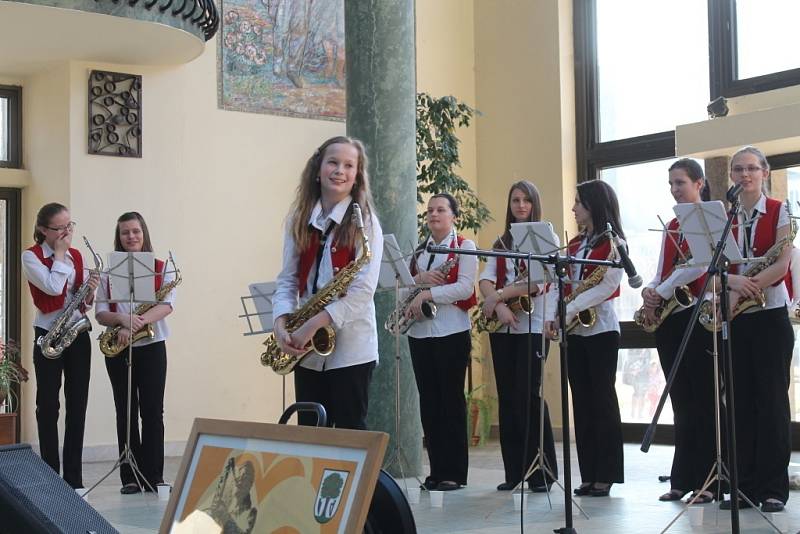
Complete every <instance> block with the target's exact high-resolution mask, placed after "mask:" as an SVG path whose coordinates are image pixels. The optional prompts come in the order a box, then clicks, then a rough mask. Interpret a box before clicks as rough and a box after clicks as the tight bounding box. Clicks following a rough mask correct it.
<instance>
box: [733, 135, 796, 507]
mask: <svg viewBox="0 0 800 534" xmlns="http://www.w3.org/2000/svg"><path fill="white" fill-rule="evenodd" d="M768 177H769V163H768V162H767V158H766V156H765V155H764V153H763V152H761V151H760V150H759V149H757V148H755V147H752V146H746V147H744V148H741V149H739V150H738V151H737V152H736V153H735V154H734V155H733V157H732V158H731V180H732V181H733V183H734V184H739V185H741V186H742V192H741V200H742V205H741V209H740V211H739V214H738V221H737V222H738V225H735V226H734V229H733V235H734V238H735V239H736V242H737V244H738V245H739V247H740V250H741V251H742V255H743V256H744V257H745V259H750V258H758V257H761V256H764V255H765V254H766V252H767V251H768V250H769V249H770V248H772V247H773V245H775V244H776V243H778V242H780V241H781V240H784V239H786V240H789V239H790V219H789V213H788V212H787V209H786V206H785V204H783V203H782V202H781V201H779V200H777V199H774V198H769V197H768V196H766V195H765V194H764V192H763V187H764V183H765V181H766V180H767V178H768ZM791 249H792V244H791V242H788V243H786V244H784V245H783V247H782V248H780V247H779V252H778V254H777V257H776V259H775V262H774V263H772V265H770V266H769V267H766V268H764V269H763V270H762V271H761V272H759V273H758V274H755V275H752V276H746V275H745V274H744V273H746V272H747V271H748V270H749V269H750V268H751V266H752V265H755V264H754V263H744V264H742V265H739V266H735V267H734V269H733V270H732V273H733V274H731V275H730V276H729V287H730V301H731V306H734V305H735V304H736V303H737V302H738V301H739V300H740V299H741V298H755V297H757V296H759V293H760V292H762V291H763V296H764V300H765V304H764V306H763V307H761V306H753V307H752V308H750V309H748V310H746V311H744V312H742V313H740V314H738V315H736V317H734V319H733V321H732V322H731V340H732V345H733V355H732V362H733V385H734V388H733V392H734V395H735V396H736V398H735V403H734V405H735V407H736V460H737V467H738V472H739V490H740V491H741V492H742V493H744V494H745V495H746V496H747V497H748V498H749V499H750V500H751V501H752V502H753V503H754V504H756V505H758V504H759V503H760V504H761V510H762V511H763V512H779V511H782V510H783V509H784V506H785V504H786V501H787V500H788V499H789V477H788V467H789V458H790V455H791V436H790V433H789V430H790V410H789V395H788V389H789V384H790V374H789V371H790V363H791V360H792V350H793V347H794V332H793V331H792V326H791V324H790V323H789V316H788V312H787V310H786V303H787V302H788V301H789V295H788V292H787V289H786V284H785V283H784V279H785V277H786V275H787V270H788V267H789V258H790V256H791ZM731 497H732V498H736V496H731ZM722 505H723V507H725V508H727V507H729V506H730V501H725V502H723V503H722ZM739 506H740V507H748V506H750V505H749V504H748V503H747V501H744V500H742V501H741V502H740V504H739Z"/></svg>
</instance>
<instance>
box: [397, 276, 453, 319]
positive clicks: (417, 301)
mask: <svg viewBox="0 0 800 534" xmlns="http://www.w3.org/2000/svg"><path fill="white" fill-rule="evenodd" d="M429 273H431V274H441V273H433V272H432V271H429V272H425V273H420V278H422V276H421V275H422V274H429ZM426 278H427V277H426ZM431 278H433V277H431ZM442 278H444V276H442ZM432 300H433V296H432V295H431V292H430V290H429V289H423V290H422V291H420V292H419V293H417V296H416V297H414V298H413V300H412V301H411V303H410V304H409V305H408V307H407V308H406V313H405V316H406V319H417V320H420V319H425V318H426V317H427V316H426V315H425V312H424V310H423V306H424V305H425V304H426V303H428V302H430V301H432Z"/></svg>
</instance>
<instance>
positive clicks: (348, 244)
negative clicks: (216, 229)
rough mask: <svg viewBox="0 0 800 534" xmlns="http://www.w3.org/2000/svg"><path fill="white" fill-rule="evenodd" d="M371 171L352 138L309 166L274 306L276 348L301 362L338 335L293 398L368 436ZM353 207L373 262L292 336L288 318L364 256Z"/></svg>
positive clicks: (301, 375) (309, 364)
mask: <svg viewBox="0 0 800 534" xmlns="http://www.w3.org/2000/svg"><path fill="white" fill-rule="evenodd" d="M367 167H368V165H367V155H366V152H365V150H364V145H363V144H362V143H361V141H358V140H357V139H352V138H350V137H333V138H331V139H328V140H327V141H325V142H324V143H323V144H322V146H320V147H319V148H318V149H317V150H316V151H315V152H314V153H313V154H312V155H311V157H310V158H309V159H308V162H307V163H306V166H305V169H304V170H303V173H302V175H301V177H300V184H299V185H298V187H297V195H296V197H295V200H294V202H293V203H292V206H291V208H290V211H289V216H288V218H287V221H286V229H285V234H284V242H283V268H282V270H281V272H280V274H279V275H278V278H277V281H276V282H277V288H276V291H275V296H274V297H273V301H272V303H273V316H274V318H275V326H274V333H275V340H276V341H277V343H278V346H279V347H280V349H281V350H282V351H283V352H284V353H286V354H291V355H295V356H300V355H302V354H304V353H305V352H306V351H307V349H306V346H307V345H308V344H309V342H310V341H311V337H312V335H313V334H314V332H316V331H317V330H318V329H320V328H322V327H325V326H333V327H334V328H335V330H336V344H335V348H334V350H333V352H332V353H331V354H330V355H329V356H327V357H323V356H320V355H318V354H316V353H314V352H311V353H310V354H309V355H308V356H307V357H305V358H303V360H302V361H301V362H300V363H299V364H298V365H297V366H296V367H295V371H294V386H295V397H296V400H297V401H298V402H301V401H307V402H318V403H320V404H322V405H323V406H324V407H325V410H326V411H327V415H328V424H329V425H331V426H336V427H337V428H351V429H356V430H365V429H366V428H367V408H368V390H369V383H370V380H371V378H372V371H373V369H374V368H375V365H376V363H377V360H378V333H377V330H376V327H375V304H374V302H373V295H374V294H375V289H376V287H377V285H378V274H379V272H380V264H381V254H382V252H383V232H382V231H381V226H380V223H379V222H378V218H377V216H376V215H375V209H374V208H373V206H372V194H371V192H370V187H369V174H368V172H367ZM355 202H357V203H358V204H359V206H360V207H361V212H362V214H363V217H364V231H365V232H366V235H367V236H368V239H369V245H370V249H371V251H372V258H371V259H370V261H369V263H367V264H366V265H364V266H363V267H362V268H361V270H360V271H359V272H358V274H357V275H356V277H355V279H354V280H353V281H352V282H351V283H350V285H349V287H348V288H347V291H346V293H345V294H344V296H340V297H339V298H338V299H336V300H334V301H333V302H331V303H330V304H328V305H327V306H325V308H324V310H323V311H321V312H319V313H317V314H316V315H314V316H313V317H311V318H310V319H309V320H308V321H306V322H305V323H304V324H303V325H302V326H300V327H299V328H297V329H296V330H294V331H293V332H289V331H288V330H287V329H286V320H287V316H288V315H289V314H290V313H292V312H294V311H295V309H296V308H297V304H298V299H299V302H300V304H301V305H302V304H303V303H305V302H306V301H307V300H308V299H309V298H311V296H312V295H314V294H315V293H316V292H317V291H318V289H321V288H323V287H324V286H325V284H327V283H328V282H329V281H331V280H332V279H333V278H334V277H335V276H336V273H338V272H339V270H340V269H342V268H344V267H346V266H347V265H348V264H349V263H350V262H351V261H354V260H355V259H356V258H358V257H360V255H361V254H362V253H363V251H362V250H361V245H360V239H359V233H360V230H359V229H358V227H357V226H356V225H355V224H354V223H353V221H352V213H353V207H352V204H353V203H355ZM299 421H300V423H301V424H308V425H313V424H316V422H315V416H313V415H312V416H311V417H309V414H300V415H299Z"/></svg>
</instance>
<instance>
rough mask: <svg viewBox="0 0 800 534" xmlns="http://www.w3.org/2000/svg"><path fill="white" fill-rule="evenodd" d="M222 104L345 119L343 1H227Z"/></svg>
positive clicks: (220, 62)
mask: <svg viewBox="0 0 800 534" xmlns="http://www.w3.org/2000/svg"><path fill="white" fill-rule="evenodd" d="M220 13H221V15H220V18H221V20H222V24H221V28H222V31H220V32H219V33H218V37H217V42H218V43H219V44H218V48H217V68H218V72H217V85H218V87H217V98H218V103H219V107H220V108H222V109H226V110H232V111H249V112H254V113H268V114H273V115H288V116H292V117H304V118H312V119H324V120H336V121H343V120H344V119H345V112H346V108H345V90H344V88H345V48H344V0H325V1H322V2H320V1H314V0H222V1H221V2H220Z"/></svg>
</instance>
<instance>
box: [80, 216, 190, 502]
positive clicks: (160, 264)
mask: <svg viewBox="0 0 800 534" xmlns="http://www.w3.org/2000/svg"><path fill="white" fill-rule="evenodd" d="M114 250H116V251H118V252H153V246H152V244H151V241H150V231H149V230H148V228H147V223H145V221H144V218H143V217H142V216H141V215H140V214H139V213H137V212H135V211H132V212H127V213H123V214H122V215H121V216H120V217H119V219H117V226H116V229H115V231H114ZM153 271H154V272H155V273H157V275H156V276H155V277H154V279H153V283H154V285H155V290H156V291H157V292H158V291H159V290H160V289H161V287H164V288H165V291H166V288H167V287H169V285H170V284H175V277H176V273H175V272H172V271H174V269H168V268H167V266H166V263H165V262H164V261H162V260H159V259H156V260H155V263H154V265H153ZM114 283H125V284H127V280H123V281H122V282H117V281H116V280H113V279H110V277H108V276H104V277H103V281H102V283H101V284H100V290H99V295H100V299H99V302H98V303H97V308H96V311H95V318H96V319H97V322H98V323H100V324H101V325H103V326H108V327H116V326H119V327H121V328H120V330H119V332H118V333H117V340H116V341H117V343H118V344H120V345H125V346H126V347H127V344H128V341H129V340H130V339H131V336H132V335H133V334H135V333H136V332H139V331H141V330H142V329H144V328H146V327H147V326H148V325H151V327H152V329H153V333H154V335H153V337H145V338H143V339H140V340H138V341H134V343H133V353H132V360H131V373H132V375H131V378H132V383H131V414H130V422H131V427H130V448H131V452H132V453H133V457H134V460H135V461H136V465H137V466H138V467H139V469H140V470H141V472H142V475H144V478H145V481H146V482H147V484H149V487H148V485H147V484H145V489H146V490H147V491H150V490H151V489H155V487H156V485H157V484H160V483H162V482H164V390H165V389H166V383H167V346H166V339H167V337H168V336H169V329H168V328H167V323H166V317H167V315H169V314H171V313H172V310H173V306H174V305H175V289H174V287H173V288H172V289H170V290H169V291H168V292H167V293H166V295H164V297H163V298H161V299H160V303H159V304H156V305H155V306H153V307H152V308H150V309H149V310H147V311H145V312H143V313H141V314H139V313H136V312H135V308H136V307H137V306H138V304H134V313H133V314H132V315H131V314H130V313H129V312H130V304H129V303H127V302H120V303H109V302H108V299H109V298H110V296H111V285H113V284H114ZM127 359H128V351H127V350H125V351H123V352H121V353H120V354H118V355H117V356H113V357H108V358H105V361H106V371H108V378H109V380H110V381H111V390H112V391H113V393H114V406H115V408H116V416H117V445H118V447H119V451H120V453H122V450H123V448H124V447H125V439H126V435H127V429H126V425H127V422H128V412H127V408H128V362H127ZM140 418H141V433H140V432H139V419H140ZM119 475H120V479H121V480H122V488H120V493H122V494H123V495H128V494H132V493H138V492H140V491H141V487H140V485H139V482H137V478H136V476H135V475H134V473H133V470H132V469H131V467H130V466H129V465H128V464H127V463H125V464H122V466H120V470H119Z"/></svg>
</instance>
